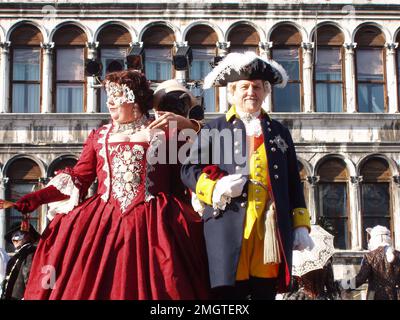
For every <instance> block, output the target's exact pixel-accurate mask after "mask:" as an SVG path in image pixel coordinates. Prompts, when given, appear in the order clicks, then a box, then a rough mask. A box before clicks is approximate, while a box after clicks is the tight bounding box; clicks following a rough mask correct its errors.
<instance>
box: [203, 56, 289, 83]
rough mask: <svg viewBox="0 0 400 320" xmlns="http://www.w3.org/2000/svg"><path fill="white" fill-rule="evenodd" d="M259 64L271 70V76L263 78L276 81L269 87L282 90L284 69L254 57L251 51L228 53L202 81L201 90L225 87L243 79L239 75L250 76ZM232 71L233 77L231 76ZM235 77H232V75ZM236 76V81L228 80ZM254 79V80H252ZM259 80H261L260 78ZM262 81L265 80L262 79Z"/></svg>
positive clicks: (267, 60)
mask: <svg viewBox="0 0 400 320" xmlns="http://www.w3.org/2000/svg"><path fill="white" fill-rule="evenodd" d="M260 62H261V63H265V64H267V65H269V66H270V67H271V68H272V72H273V73H274V74H273V75H271V74H264V75H265V77H267V76H273V78H274V79H276V80H277V82H275V83H271V81H270V83H271V85H275V86H277V87H279V88H283V87H285V86H286V83H287V81H288V75H287V73H286V71H285V69H284V68H283V67H282V66H281V65H280V64H279V63H277V62H276V61H274V60H272V59H265V58H263V57H260V56H258V55H256V54H255V53H254V52H252V51H247V52H244V53H238V52H232V53H229V54H228V55H227V56H226V57H225V58H224V59H223V60H222V61H221V62H220V63H219V64H218V65H217V66H216V67H215V68H214V69H213V70H212V71H211V72H210V73H209V74H208V75H207V76H206V77H205V79H204V84H203V88H204V89H208V88H211V87H212V86H223V85H226V83H227V82H233V81H237V80H241V79H243V78H241V77H240V75H244V74H246V73H247V74H249V75H250V74H251V73H250V72H251V71H257V70H258V68H259V66H260ZM232 71H234V72H233V75H232ZM235 73H236V74H237V75H234V74H235ZM230 75H232V76H233V77H235V76H236V78H237V80H234V78H233V79H229V80H227V79H226V78H229V76H230ZM252 79H255V78H252ZM260 79H261V78H260ZM262 79H263V80H267V79H266V78H262Z"/></svg>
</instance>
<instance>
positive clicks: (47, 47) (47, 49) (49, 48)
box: [40, 42, 54, 54]
mask: <svg viewBox="0 0 400 320" xmlns="http://www.w3.org/2000/svg"><path fill="white" fill-rule="evenodd" d="M40 47H41V48H42V49H43V50H44V53H45V54H52V53H53V49H54V42H46V43H43V42H41V43H40Z"/></svg>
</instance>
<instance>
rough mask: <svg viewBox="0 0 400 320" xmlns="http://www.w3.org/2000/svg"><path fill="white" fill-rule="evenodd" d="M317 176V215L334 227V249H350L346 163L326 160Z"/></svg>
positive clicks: (337, 160) (338, 160) (339, 160)
mask: <svg viewBox="0 0 400 320" xmlns="http://www.w3.org/2000/svg"><path fill="white" fill-rule="evenodd" d="M318 175H319V183H318V206H319V210H318V213H319V215H320V216H322V217H324V218H325V219H326V220H327V222H329V223H330V224H332V226H333V227H334V229H335V240H334V244H335V247H336V248H338V249H350V240H349V239H350V231H349V220H348V212H349V209H348V196H347V194H348V191H347V181H348V178H349V174H348V171H347V168H346V163H345V162H344V161H343V160H341V159H336V158H335V159H329V160H326V161H325V162H324V163H323V164H321V166H320V167H319V168H318Z"/></svg>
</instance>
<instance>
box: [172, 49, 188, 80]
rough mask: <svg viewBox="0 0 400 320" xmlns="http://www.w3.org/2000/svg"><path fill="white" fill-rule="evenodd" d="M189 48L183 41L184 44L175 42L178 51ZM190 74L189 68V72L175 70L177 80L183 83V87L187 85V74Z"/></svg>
mask: <svg viewBox="0 0 400 320" xmlns="http://www.w3.org/2000/svg"><path fill="white" fill-rule="evenodd" d="M187 46H188V42H187V41H182V42H175V48H176V51H178V49H179V48H186V47H187ZM188 72H190V71H189V67H188V70H175V79H176V80H177V81H178V82H180V83H182V84H183V85H185V84H186V74H187V73H188Z"/></svg>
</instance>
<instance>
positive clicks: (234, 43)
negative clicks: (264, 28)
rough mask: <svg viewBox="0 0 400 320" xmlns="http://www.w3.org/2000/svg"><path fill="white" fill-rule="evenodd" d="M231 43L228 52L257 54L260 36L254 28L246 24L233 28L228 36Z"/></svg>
mask: <svg viewBox="0 0 400 320" xmlns="http://www.w3.org/2000/svg"><path fill="white" fill-rule="evenodd" d="M228 41H229V42H230V43H231V46H230V52H245V51H253V52H256V53H258V51H259V50H258V45H259V43H260V36H259V34H258V32H257V30H256V29H254V27H252V26H251V25H248V24H240V25H237V26H235V27H233V28H232V29H231V30H230V32H229V35H228Z"/></svg>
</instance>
